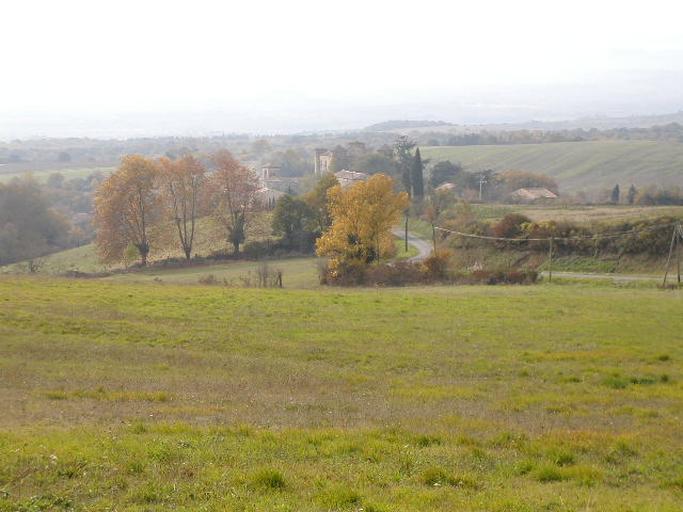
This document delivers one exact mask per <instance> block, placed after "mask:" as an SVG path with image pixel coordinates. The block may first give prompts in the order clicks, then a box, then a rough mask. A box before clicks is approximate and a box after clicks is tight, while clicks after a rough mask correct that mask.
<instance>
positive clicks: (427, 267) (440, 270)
mask: <svg viewBox="0 0 683 512" xmlns="http://www.w3.org/2000/svg"><path fill="white" fill-rule="evenodd" d="M451 256H452V253H451V251H449V250H446V249H439V250H437V251H436V252H433V253H432V254H431V255H430V256H429V257H428V258H426V259H425V260H424V261H423V262H422V271H423V273H424V276H425V278H426V279H427V280H429V281H440V280H443V279H445V278H446V277H447V275H448V266H449V263H450V259H451Z"/></svg>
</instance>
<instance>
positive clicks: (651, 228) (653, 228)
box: [434, 222, 678, 242]
mask: <svg viewBox="0 0 683 512" xmlns="http://www.w3.org/2000/svg"><path fill="white" fill-rule="evenodd" d="M677 224H678V223H676V222H671V223H668V224H659V225H657V226H648V227H645V228H634V229H631V230H629V231H622V232H620V233H609V234H604V235H599V234H596V235H585V236H565V237H562V236H549V237H544V238H509V237H502V236H490V235H477V234H474V233H464V232H462V231H457V230H454V229H448V228H443V227H441V226H434V229H436V230H438V231H444V232H446V233H450V234H452V235H458V236H462V237H466V238H477V239H480V240H497V241H501V242H549V241H550V240H555V241H557V240H562V241H572V240H601V239H609V238H619V237H622V236H628V235H633V234H636V233H641V232H645V231H656V230H658V229H664V228H669V227H671V226H675V225H677Z"/></svg>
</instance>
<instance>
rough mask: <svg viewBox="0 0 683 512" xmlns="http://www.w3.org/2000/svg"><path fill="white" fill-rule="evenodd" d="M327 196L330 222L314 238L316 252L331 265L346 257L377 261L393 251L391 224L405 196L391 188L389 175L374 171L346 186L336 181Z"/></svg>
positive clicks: (399, 212) (392, 185)
mask: <svg viewBox="0 0 683 512" xmlns="http://www.w3.org/2000/svg"><path fill="white" fill-rule="evenodd" d="M328 198H329V210H330V215H331V217H332V225H331V227H330V229H329V230H328V231H327V232H326V233H325V234H324V235H323V236H322V237H321V238H319V239H318V242H317V244H316V245H317V253H318V255H320V256H329V257H331V258H332V262H331V265H332V266H333V267H334V266H338V265H339V264H340V263H342V262H344V261H349V260H351V261H355V262H358V263H364V264H367V263H371V262H373V261H377V262H379V260H380V259H381V258H382V257H383V256H386V255H388V254H391V253H392V252H393V250H394V238H393V235H392V233H391V228H392V227H393V226H394V225H395V224H396V223H397V222H398V221H399V219H400V217H401V213H402V212H403V211H404V210H405V209H406V208H408V204H409V199H408V194H407V193H405V192H400V193H396V192H394V182H393V180H392V179H391V178H390V177H388V176H386V175H384V174H375V175H374V176H372V177H370V179H368V180H367V181H365V182H360V183H357V184H355V185H353V186H351V187H348V188H346V189H342V187H341V186H339V185H337V186H335V187H332V188H331V189H330V190H329V192H328Z"/></svg>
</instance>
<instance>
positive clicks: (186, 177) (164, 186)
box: [94, 150, 263, 266]
mask: <svg viewBox="0 0 683 512" xmlns="http://www.w3.org/2000/svg"><path fill="white" fill-rule="evenodd" d="M208 163H209V165H210V166H211V172H208V170H207V165H205V164H204V163H203V162H202V161H200V160H199V159H197V158H195V157H194V156H192V155H185V156H182V157H179V158H176V159H171V158H168V157H162V158H159V159H152V158H147V157H144V156H141V155H128V156H125V157H124V158H123V160H122V162H121V165H120V166H119V167H118V169H117V170H116V171H115V172H114V173H112V174H111V175H110V176H109V177H108V178H107V179H106V180H104V182H103V183H102V185H101V186H100V187H99V189H98V190H97V193H96V195H95V219H94V220H95V226H96V228H97V236H96V244H97V249H98V253H99V255H100V257H101V259H102V260H103V261H107V262H113V261H121V260H123V259H124V258H125V257H126V256H127V255H130V253H131V252H132V253H134V254H136V255H137V256H138V257H139V259H140V264H141V265H143V266H144V265H146V264H147V260H148V256H149V254H150V252H151V250H152V248H153V245H154V243H155V242H159V241H160V240H162V237H161V236H160V234H161V233H162V232H164V231H165V230H168V229H169V227H171V226H172V229H173V231H174V232H175V236H174V237H173V238H174V239H175V243H174V245H175V246H176V247H177V248H178V249H179V250H180V251H181V252H182V253H183V254H184V256H185V258H186V259H187V260H189V259H190V258H191V257H192V251H193V248H194V243H195V240H196V233H197V228H198V219H199V218H200V217H204V216H210V217H211V218H212V219H213V220H214V222H215V223H216V224H217V225H218V226H219V227H220V229H221V231H222V234H223V237H224V239H225V241H226V242H227V243H228V244H230V245H231V246H232V248H233V252H234V253H235V254H236V253H238V252H239V250H240V246H241V244H242V243H243V242H244V240H245V237H246V230H247V226H248V224H249V222H250V220H251V219H252V217H253V214H254V213H255V212H257V211H258V210H259V209H261V208H262V207H263V205H262V204H261V202H260V201H259V198H258V197H257V191H258V189H259V182H258V179H257V177H256V175H255V174H254V173H253V172H252V171H251V169H249V168H248V167H246V166H245V165H243V164H242V163H241V162H239V161H238V160H237V159H236V158H235V157H234V156H233V155H232V154H231V153H230V152H229V151H227V150H220V151H217V152H215V153H213V154H212V155H211V156H210V157H209V158H208ZM159 243H160V242H159Z"/></svg>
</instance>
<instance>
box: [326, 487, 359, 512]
mask: <svg viewBox="0 0 683 512" xmlns="http://www.w3.org/2000/svg"><path fill="white" fill-rule="evenodd" d="M318 501H319V502H320V503H321V504H322V505H323V506H324V507H327V508H328V509H329V510H344V509H348V508H350V507H354V506H357V505H360V504H361V495H360V494H358V493H357V492H356V491H354V490H353V489H351V488H349V487H346V486H343V485H338V486H335V487H330V488H328V489H326V490H325V491H323V492H322V493H320V494H319V495H318Z"/></svg>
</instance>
